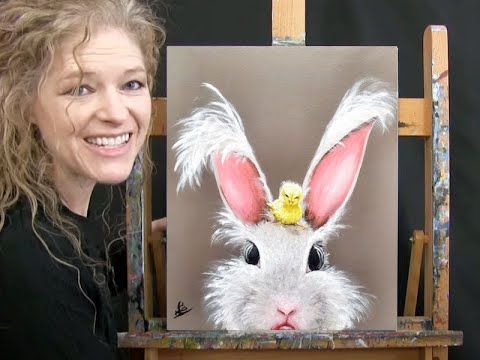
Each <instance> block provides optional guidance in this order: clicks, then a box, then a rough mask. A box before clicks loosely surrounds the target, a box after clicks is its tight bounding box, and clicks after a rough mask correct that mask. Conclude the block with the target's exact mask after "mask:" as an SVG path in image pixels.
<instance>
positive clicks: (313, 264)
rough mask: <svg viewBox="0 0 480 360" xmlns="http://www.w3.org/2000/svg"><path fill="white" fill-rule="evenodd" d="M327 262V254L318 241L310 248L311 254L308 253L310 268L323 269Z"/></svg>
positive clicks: (313, 269)
mask: <svg viewBox="0 0 480 360" xmlns="http://www.w3.org/2000/svg"><path fill="white" fill-rule="evenodd" d="M324 263H325V254H324V251H323V247H322V246H321V245H320V244H318V243H316V244H314V245H313V246H312V248H311V249H310V254H309V255H308V268H309V269H310V271H316V270H321V269H322V268H323V265H324Z"/></svg>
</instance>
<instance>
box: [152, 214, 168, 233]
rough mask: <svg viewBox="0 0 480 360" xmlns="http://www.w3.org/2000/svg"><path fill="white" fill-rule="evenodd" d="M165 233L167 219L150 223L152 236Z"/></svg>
mask: <svg viewBox="0 0 480 360" xmlns="http://www.w3.org/2000/svg"><path fill="white" fill-rule="evenodd" d="M166 232H167V218H166V217H164V218H161V219H156V220H153V221H152V234H155V233H160V234H162V235H164V234H165V233H166Z"/></svg>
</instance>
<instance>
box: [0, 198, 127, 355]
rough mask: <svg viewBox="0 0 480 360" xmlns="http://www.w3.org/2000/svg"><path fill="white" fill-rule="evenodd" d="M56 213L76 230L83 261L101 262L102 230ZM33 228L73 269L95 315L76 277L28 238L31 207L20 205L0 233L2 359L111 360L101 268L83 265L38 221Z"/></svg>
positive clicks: (110, 322)
mask: <svg viewBox="0 0 480 360" xmlns="http://www.w3.org/2000/svg"><path fill="white" fill-rule="evenodd" d="M62 211H63V213H64V214H65V215H67V216H68V217H69V218H71V219H72V220H73V221H74V222H75V223H76V224H77V225H78V227H79V229H80V233H81V242H82V249H83V251H84V252H85V254H87V255H88V256H90V257H91V258H93V259H97V260H100V261H102V262H105V259H106V256H105V243H104V237H103V234H102V225H101V223H100V222H99V221H94V220H92V219H91V218H85V217H82V216H79V215H76V214H74V213H72V212H71V211H69V210H68V209H67V208H65V207H63V208H62ZM39 220H40V223H41V227H39V229H40V234H41V235H42V237H43V238H44V240H45V242H46V245H47V246H48V248H49V249H50V251H51V252H52V253H53V254H54V255H55V256H57V257H58V258H60V259H62V260H63V261H65V262H67V263H69V264H72V265H74V266H75V267H77V268H78V269H79V275H80V284H81V287H82V289H83V290H84V292H85V294H86V295H87V296H88V297H89V298H90V300H91V301H92V302H93V304H95V307H94V306H93V304H92V303H91V302H90V301H89V300H88V299H87V298H86V297H85V296H84V294H82V291H81V289H80V286H79V283H78V273H77V270H76V269H74V268H69V267H67V266H65V265H62V264H59V263H58V262H57V261H55V260H54V259H52V257H51V256H50V255H49V254H48V252H47V250H46V249H45V247H44V246H43V245H42V243H41V242H40V240H39V239H38V238H37V237H36V235H35V234H34V232H33V230H32V227H31V212H30V208H29V206H28V205H27V204H26V203H25V202H19V203H18V204H17V205H16V206H15V207H14V208H12V209H10V210H9V211H8V217H7V221H6V224H5V225H4V228H3V229H2V230H1V231H0V358H1V359H10V358H12V359H23V358H28V359H30V358H36V359H112V358H117V356H118V353H117V350H116V343H117V338H116V326H115V320H114V314H113V310H112V301H111V296H110V291H109V285H108V283H109V280H110V279H111V277H110V274H109V273H108V271H106V267H105V266H103V265H98V266H96V267H95V271H94V270H93V269H92V268H91V267H89V266H87V265H85V264H84V263H83V262H82V261H81V260H80V259H79V257H78V256H77V254H76V253H75V251H74V249H73V246H72V245H71V244H70V242H69V240H68V239H67V238H66V236H64V235H62V234H61V232H60V231H59V230H58V229H55V228H54V227H53V226H52V225H51V224H49V223H48V221H47V220H46V219H45V217H44V216H43V215H42V214H40V216H39ZM94 273H95V274H94ZM94 277H95V279H96V281H95V279H94ZM102 280H103V283H102ZM95 309H96V314H95Z"/></svg>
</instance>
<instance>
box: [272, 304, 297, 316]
mask: <svg viewBox="0 0 480 360" xmlns="http://www.w3.org/2000/svg"><path fill="white" fill-rule="evenodd" d="M277 311H278V312H279V313H280V314H282V315H284V316H286V317H289V316H292V315H293V314H295V313H296V312H297V307H296V306H294V305H291V304H285V305H280V306H278V307H277Z"/></svg>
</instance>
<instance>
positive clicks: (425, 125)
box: [119, 0, 463, 359]
mask: <svg viewBox="0 0 480 360" xmlns="http://www.w3.org/2000/svg"><path fill="white" fill-rule="evenodd" d="M272 5H273V6H272V20H273V21H272V35H273V36H272V38H273V41H272V42H273V45H274V46H282V45H305V1H304V0H272ZM447 46H448V45H447V30H446V28H445V27H443V26H429V27H428V28H427V29H426V30H425V33H424V38H423V59H424V63H423V65H424V97H423V98H420V99H407V98H402V99H399V111H398V118H399V123H398V125H399V126H398V128H399V136H417V137H422V138H423V139H424V143H425V151H424V153H425V226H424V229H423V230H417V231H414V233H413V236H412V242H413V246H412V253H411V259H410V269H409V276H408V285H407V295H406V302H405V310H404V315H405V316H403V317H399V318H398V331H396V332H391V331H389V332H382V331H375V332H371V331H369V332H364V331H355V332H351V331H349V332H339V333H296V332H287V333H278V332H277V333H276V332H265V333H256V334H243V333H236V332H225V331H208V332H200V331H190V332H181V331H175V332H173V331H171V332H169V331H166V330H164V329H165V322H164V319H163V318H154V317H153V312H152V297H153V296H152V295H153V294H152V269H154V270H155V273H156V285H157V298H158V299H159V301H160V312H161V315H163V316H164V315H165V301H166V296H165V243H164V242H163V241H162V239H161V238H160V237H158V236H157V237H155V236H152V234H151V230H150V228H149V226H144V224H150V223H151V205H150V199H151V196H150V195H151V194H150V193H151V189H150V176H146V177H145V181H143V174H142V167H141V165H140V162H137V163H136V166H135V167H134V170H133V171H132V174H131V176H130V177H129V180H128V181H127V230H128V234H129V235H128V236H129V238H128V240H127V253H128V292H129V299H130V302H129V332H128V333H120V334H119V346H120V347H129V348H144V349H145V359H158V358H162V359H174V358H175V359H179V358H182V359H183V358H188V359H207V358H208V359H226V358H229V359H240V358H245V357H248V358H254V359H270V358H271V359H274V358H275V359H291V358H295V359H311V358H315V359H327V358H328V359H345V358H348V359H447V356H448V346H456V345H461V344H462V341H463V334H462V332H460V331H450V330H448V289H449V283H448V277H449V252H448V249H449V194H450V185H449V102H448V94H449V93H448V47H447ZM165 124H166V99H154V114H153V130H152V136H162V135H166V132H165ZM423 253H424V262H423V271H424V278H425V298H424V309H425V313H424V316H415V307H416V301H417V291H418V284H419V277H420V271H421V269H422V255H423ZM152 259H153V264H152ZM199 350H203V351H199ZM252 350H255V351H252Z"/></svg>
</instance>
